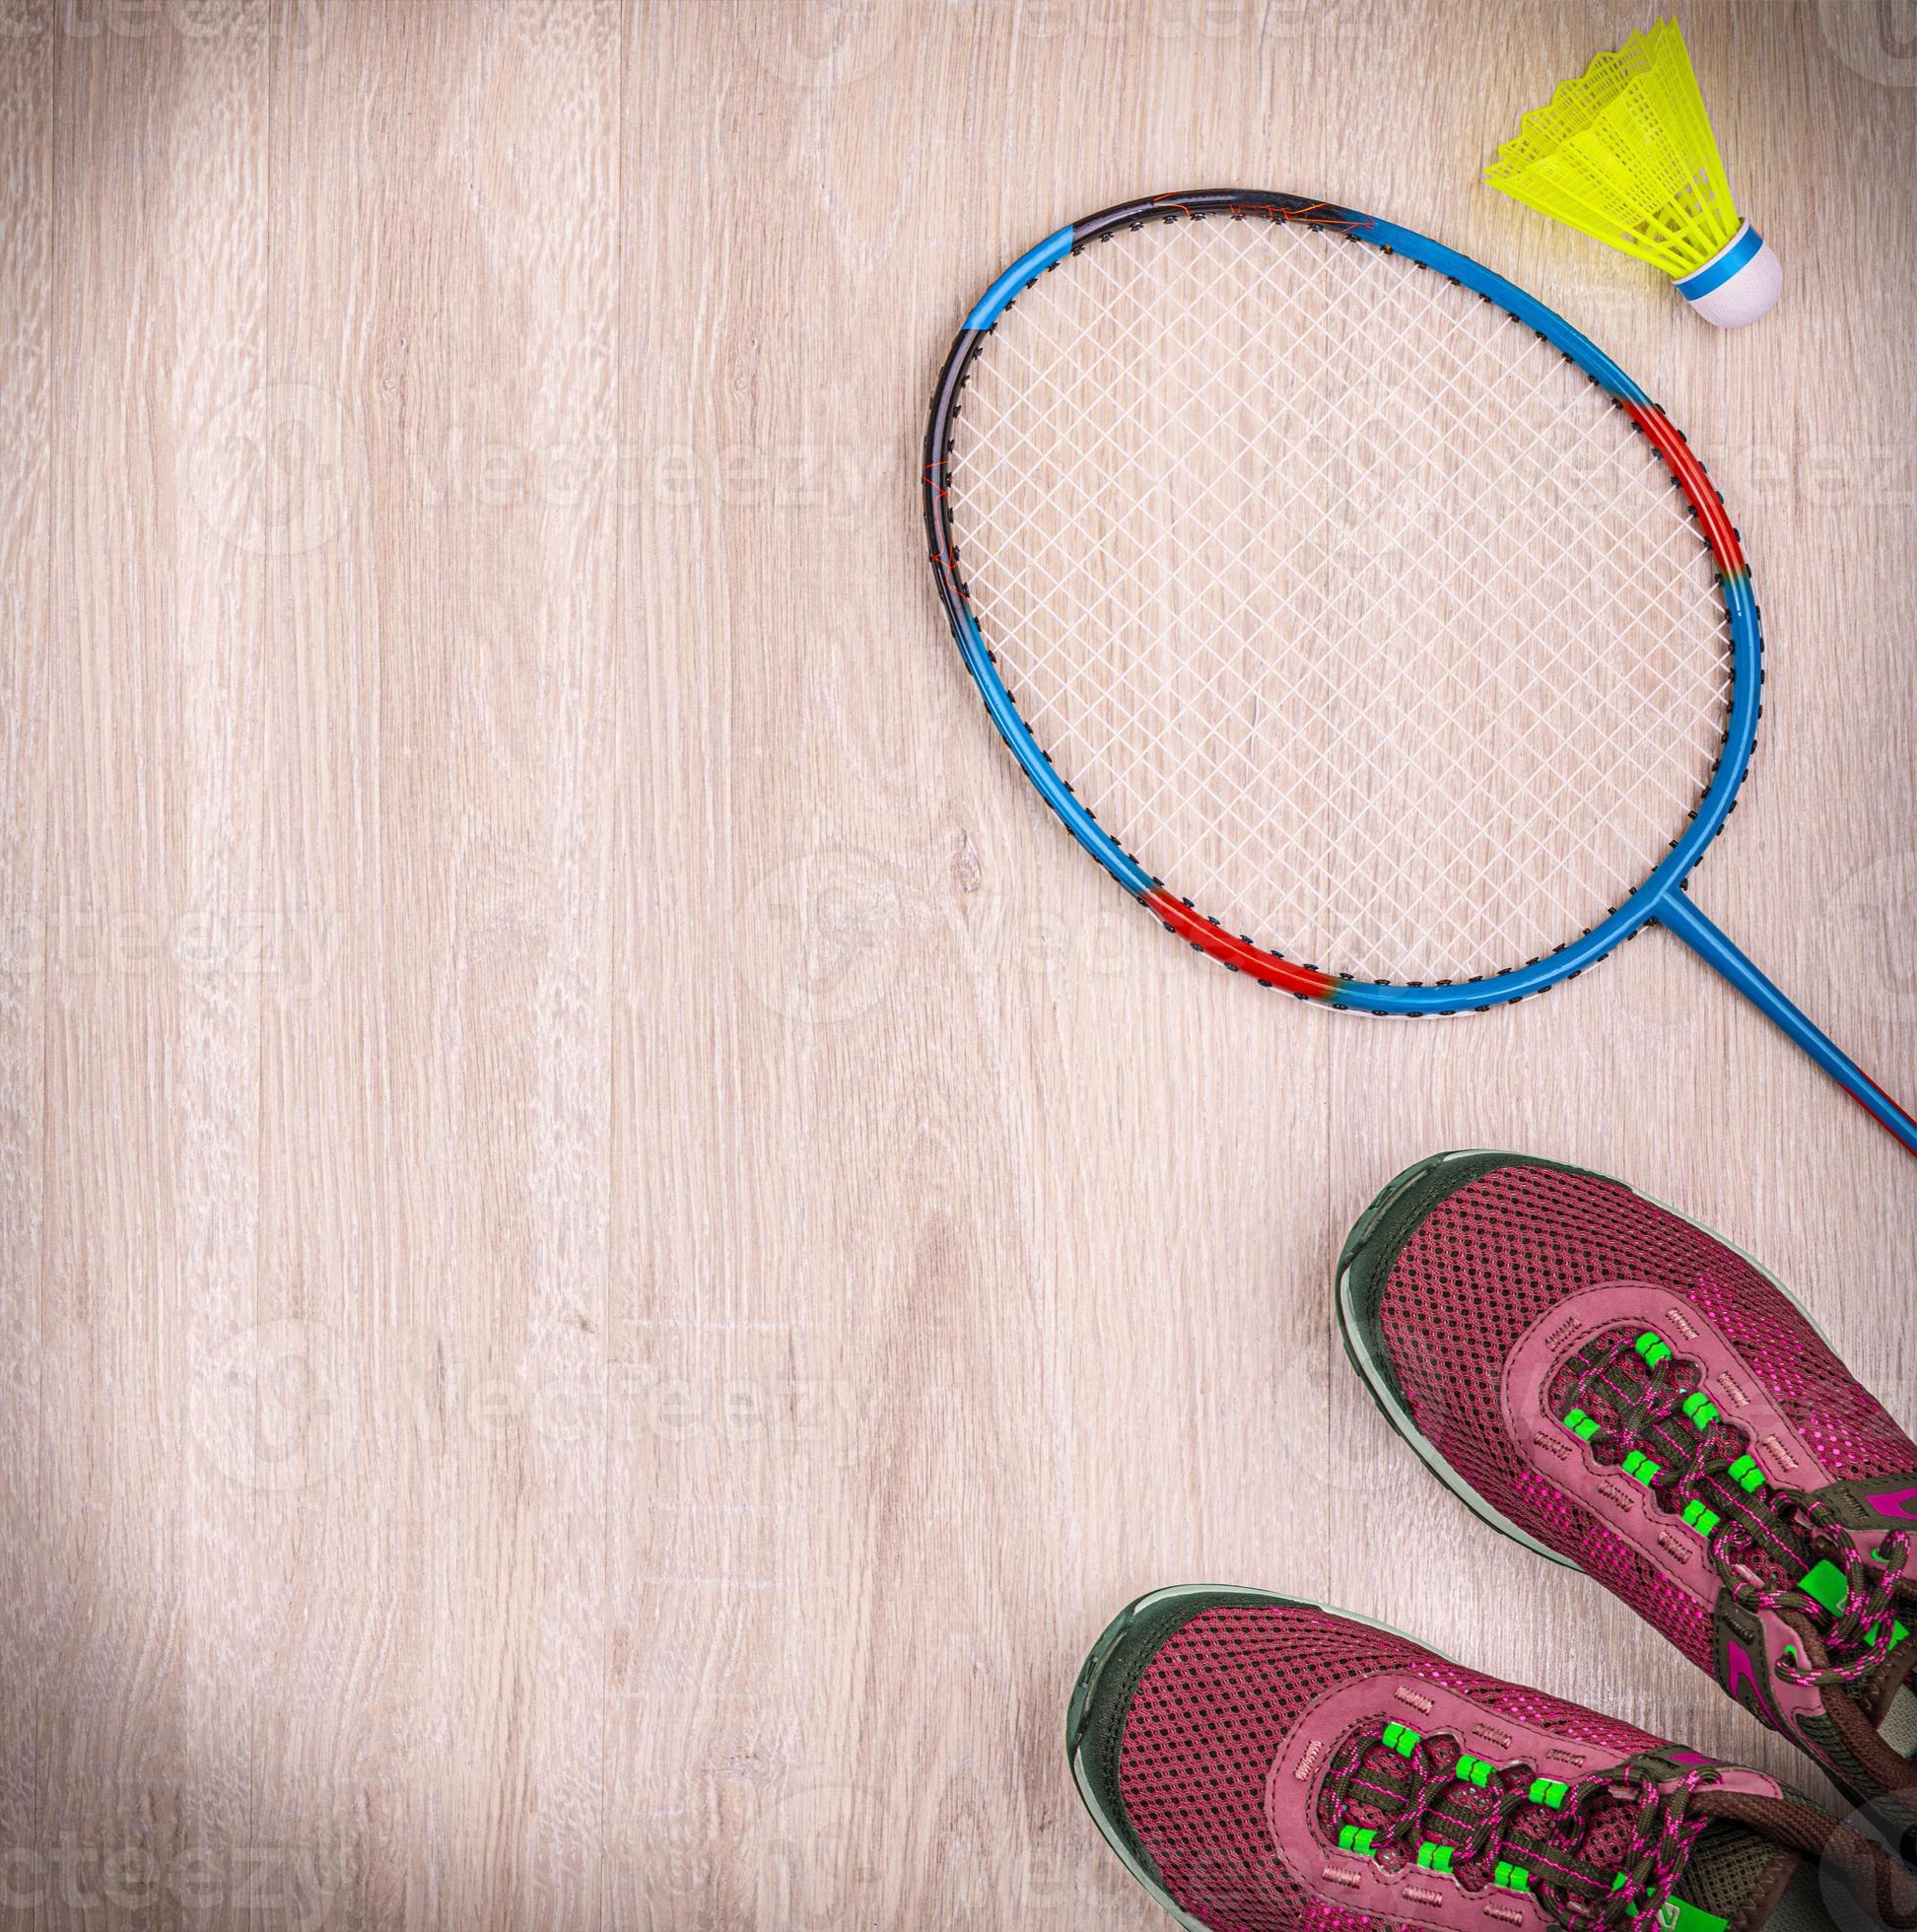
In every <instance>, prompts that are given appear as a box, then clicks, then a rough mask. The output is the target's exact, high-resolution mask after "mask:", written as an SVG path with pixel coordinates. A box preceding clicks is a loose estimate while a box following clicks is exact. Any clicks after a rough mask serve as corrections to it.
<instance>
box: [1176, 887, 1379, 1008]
mask: <svg viewBox="0 0 1917 1932" xmlns="http://www.w3.org/2000/svg"><path fill="white" fill-rule="evenodd" d="M1139 904H1140V905H1142V906H1144V907H1145V908H1146V910H1147V911H1149V912H1153V913H1156V914H1157V915H1158V917H1159V918H1160V919H1161V920H1163V921H1164V923H1165V924H1166V925H1167V926H1168V927H1170V928H1171V930H1172V931H1174V932H1176V933H1177V934H1178V936H1179V937H1180V938H1181V939H1185V940H1187V941H1189V942H1190V943H1191V944H1193V945H1195V946H1197V947H1198V950H1199V951H1200V952H1202V953H1208V954H1209V955H1210V956H1211V957H1212V958H1213V959H1215V960H1217V961H1218V962H1219V963H1220V964H1221V965H1225V966H1229V967H1230V968H1231V969H1232V970H1233V971H1234V972H1238V973H1245V974H1248V975H1249V976H1250V977H1251V978H1252V979H1255V980H1257V981H1258V982H1259V984H1260V985H1261V986H1270V987H1276V988H1277V990H1278V991H1279V992H1280V993H1295V994H1296V995H1297V996H1298V998H1299V999H1301V1000H1331V1001H1332V1002H1333V1003H1335V1002H1336V999H1337V991H1338V988H1339V987H1341V986H1342V985H1343V984H1344V982H1343V981H1342V980H1340V979H1338V978H1336V977H1335V975H1334V974H1331V973H1321V972H1320V971H1319V970H1318V969H1317V967H1315V966H1300V965H1299V964H1298V963H1297V961H1296V960H1292V959H1283V958H1280V957H1279V956H1278V954H1276V953H1275V952H1267V951H1266V950H1265V949H1264V948H1263V947H1262V946H1255V945H1253V944H1252V942H1251V940H1249V939H1241V938H1239V937H1237V936H1236V935H1235V934H1233V933H1230V932H1227V931H1225V929H1224V928H1223V927H1222V926H1220V925H1219V924H1218V923H1217V922H1216V921H1215V920H1210V919H1206V918H1205V916H1204V915H1203V914H1202V913H1199V912H1194V911H1193V910H1192V908H1191V907H1190V906H1188V905H1187V904H1186V903H1185V901H1184V900H1183V899H1174V898H1173V897H1172V895H1171V894H1170V893H1169V892H1166V891H1165V890H1164V889H1163V888H1162V887H1153V889H1152V890H1151V891H1149V892H1146V893H1144V894H1142V895H1141V896H1140V899H1139Z"/></svg>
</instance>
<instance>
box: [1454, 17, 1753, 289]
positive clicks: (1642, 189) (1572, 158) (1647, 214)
mask: <svg viewBox="0 0 1917 1932" xmlns="http://www.w3.org/2000/svg"><path fill="white" fill-rule="evenodd" d="M1484 178H1485V179H1486V180H1487V181H1489V182H1490V184H1491V185H1492V186H1493V187H1494V188H1499V189H1502V190H1503V192H1504V193H1506V194H1508V195H1511V196H1512V197H1513V198H1514V199H1516V200H1518V201H1522V202H1524V203H1526V204H1527V205H1528V206H1530V207H1533V208H1536V209H1538V210H1539V212H1540V213H1541V214H1545V215H1549V216H1551V217H1552V218H1553V219H1554V220H1556V221H1560V222H1564V223H1566V224H1568V225H1569V226H1570V227H1572V228H1575V229H1579V230H1581V231H1582V232H1583V233H1584V234H1586V235H1591V236H1595V237H1596V238H1597V239H1598V240H1599V241H1600V242H1609V245H1610V246H1611V247H1613V248H1621V249H1622V250H1623V251H1624V252H1625V253H1626V254H1629V255H1636V256H1637V257H1638V258H1639V259H1640V260H1642V261H1648V262H1652V263H1655V264H1656V266H1658V267H1659V268H1661V269H1663V270H1664V271H1665V273H1666V274H1667V275H1672V276H1684V275H1688V274H1690V273H1691V272H1692V271H1694V270H1696V269H1698V268H1701V267H1702V266H1703V265H1704V264H1705V263H1706V262H1707V261H1709V260H1711V258H1712V257H1713V256H1714V255H1717V254H1718V253H1719V252H1720V251H1721V250H1722V249H1723V248H1724V247H1725V246H1726V244H1727V243H1729V242H1731V241H1732V239H1733V238H1734V237H1735V236H1736V235H1737V233H1738V230H1739V227H1740V222H1739V218H1738V212H1737V209H1736V208H1735V207H1734V206H1733V205H1732V201H1731V188H1730V183H1729V182H1728V181H1726V179H1725V177H1724V163H1723V162H1722V160H1720V159H1719V156H1718V152H1717V142H1716V140H1715V138H1714V137H1713V136H1712V134H1711V124H1710V121H1709V119H1708V118H1707V117H1706V115H1705V112H1704V97H1703V96H1702V94H1700V93H1699V92H1698V87H1697V76H1696V74H1695V73H1694V72H1693V71H1692V69H1691V64H1690V55H1689V54H1688V53H1687V52H1686V51H1685V49H1684V39H1683V35H1681V34H1680V33H1678V31H1677V22H1676V21H1675V20H1663V21H1659V22H1658V23H1657V24H1656V25H1655V26H1653V27H1652V28H1651V29H1650V30H1649V31H1648V32H1646V33H1642V34H1633V35H1631V37H1630V38H1629V39H1628V40H1626V41H1625V42H1624V44H1623V45H1622V46H1621V47H1619V48H1618V49H1617V50H1616V52H1615V53H1601V54H1600V55H1599V56H1598V57H1597V58H1596V59H1595V60H1594V61H1593V62H1592V63H1591V65H1590V66H1589V67H1588V68H1587V69H1586V70H1585V72H1584V73H1583V75H1581V76H1580V77H1579V78H1578V79H1576V80H1571V81H1564V82H1562V83H1560V85H1559V86H1558V89H1557V92H1556V93H1555V94H1553V95H1552V96H1551V99H1550V104H1549V105H1548V106H1544V107H1540V108H1538V109H1536V110H1535V111H1534V112H1532V113H1529V114H1527V115H1526V116H1525V117H1524V123H1523V125H1522V127H1521V128H1520V130H1519V132H1518V136H1517V138H1516V139H1515V140H1512V141H1507V142H1506V143H1505V144H1504V145H1503V147H1501V148H1500V149H1499V150H1498V156H1497V159H1496V160H1495V161H1494V162H1492V163H1491V165H1490V166H1489V167H1488V168H1487V169H1485V171H1484Z"/></svg>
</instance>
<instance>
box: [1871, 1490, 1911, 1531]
mask: <svg viewBox="0 0 1917 1932" xmlns="http://www.w3.org/2000/svg"><path fill="white" fill-rule="evenodd" d="M1864 1500H1865V1501H1866V1502H1867V1503H1869V1504H1870V1505H1871V1507H1872V1508H1873V1509H1875V1510H1876V1511H1877V1513H1878V1514H1879V1515H1880V1516H1887V1517H1889V1518H1890V1520H1891V1521H1892V1522H1896V1523H1917V1489H1880V1490H1875V1491H1873V1492H1872V1493H1870V1494H1868V1495H1866V1496H1865V1498H1864Z"/></svg>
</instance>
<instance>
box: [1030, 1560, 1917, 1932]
mask: <svg viewBox="0 0 1917 1932" xmlns="http://www.w3.org/2000/svg"><path fill="white" fill-rule="evenodd" d="M1067 1745H1068V1749H1069V1750H1070V1753H1071V1756H1072V1763H1073V1770H1074V1774H1075V1775H1076V1776H1077V1778H1078V1781H1079V1786H1080V1790H1081V1792H1082V1793H1083V1795H1084V1797H1085V1800H1086V1803H1087V1806H1088V1808H1089V1809H1090V1810H1091V1813H1092V1816H1093V1818H1094V1819H1095V1821H1096V1822H1097V1823H1098V1825H1099V1827H1100V1828H1101V1829H1102V1830H1103V1831H1104V1832H1105V1834H1106V1836H1107V1838H1108V1839H1109V1840H1110V1842H1111V1843H1112V1845H1113V1847H1114V1848H1115V1849H1116V1850H1117V1851H1118V1852H1119V1854H1120V1856H1121V1857H1122V1858H1123V1859H1124V1860H1125V1861H1126V1862H1127V1864H1128V1865H1130V1868H1131V1870H1132V1872H1133V1874H1134V1876H1136V1877H1137V1878H1138V1879H1139V1880H1140V1881H1141V1882H1142V1883H1143V1884H1144V1885H1145V1886H1146V1887H1147V1888H1148V1889H1149V1890H1150V1891H1151V1892H1152V1893H1153V1894H1154V1895H1155V1896H1156V1897H1158V1898H1159V1901H1160V1902H1161V1903H1162V1904H1164V1905H1165V1906H1166V1907H1167V1908H1168V1909H1169V1910H1171V1911H1173V1912H1174V1913H1176V1914H1178V1915H1179V1916H1180V1918H1181V1920H1182V1922H1184V1923H1185V1924H1188V1925H1192V1926H1196V1927H1203V1928H1206V1932H1373V1928H1376V1932H1388V1929H1389V1928H1396V1927H1401V1926H1406V1925H1417V1926H1419V1927H1420V1928H1427V1929H1428V1932H1496V1928H1497V1927H1510V1928H1512V1932H1652V1928H1654V1927H1672V1928H1677V1932H1837V1928H1836V1926H1835V1925H1834V1924H1833V1921H1832V1919H1831V1918H1830V1916H1829V1915H1828V1914H1827V1913H1826V1912H1825V1911H1824V1909H1823V1907H1822V1905H1821V1904H1820V1903H1819V1887H1820V1884H1821V1880H1822V1877H1823V1876H1824V1875H1826V1874H1828V1873H1829V1872H1830V1871H1831V1870H1832V1869H1833V1867H1832V1862H1831V1861H1832V1858H1833V1855H1834V1856H1835V1857H1836V1858H1837V1860H1838V1865H1839V1866H1840V1867H1841V1868H1842V1869H1843V1870H1844V1872H1845V1874H1846V1877H1845V1883H1846V1884H1847V1885H1850V1886H1852V1887H1853V1888H1854V1890H1853V1897H1855V1898H1856V1899H1858V1900H1860V1901H1861V1900H1862V1899H1864V1898H1865V1897H1871V1898H1872V1899H1873V1901H1874V1902H1873V1904H1872V1906H1871V1907H1870V1909H1871V1910H1873V1911H1874V1912H1875V1913H1876V1915H1877V1916H1878V1917H1879V1918H1880V1919H1881V1920H1882V1921H1883V1923H1885V1924H1895V1925H1899V1926H1904V1927H1908V1926H1911V1925H1913V1924H1917V1896H1910V1897H1906V1896H1905V1894H1906V1892H1907V1890H1908V1887H1907V1883H1906V1882H1905V1881H1899V1880H1898V1879H1897V1878H1896V1876H1895V1872H1894V1869H1893V1868H1892V1867H1891V1866H1890V1865H1889V1864H1887V1863H1886V1861H1885V1860H1884V1858H1883V1854H1882V1853H1881V1852H1879V1851H1877V1850H1876V1849H1875V1848H1873V1847H1870V1846H1868V1845H1865V1844H1863V1843H1862V1841H1861V1840H1858V1839H1857V1838H1856V1836H1855V1834H1854V1833H1850V1832H1848V1831H1847V1829H1846V1828H1843V1827H1841V1826H1839V1824H1838V1823H1837V1821H1836V1820H1834V1819H1832V1818H1831V1817H1830V1816H1829V1815H1828V1814H1827V1813H1824V1812H1821V1811H1819V1810H1818V1809H1817V1808H1816V1807H1815V1806H1814V1805H1812V1804H1810V1803H1809V1802H1808V1801H1807V1800H1805V1799H1804V1798H1802V1797H1800V1796H1799V1795H1798V1794H1797V1793H1795V1792H1791V1791H1789V1790H1787V1789H1786V1788H1785V1787H1784V1786H1781V1785H1780V1784H1778V1783H1777V1781H1776V1780H1775V1779H1773V1778H1770V1777H1768V1776H1766V1775H1764V1774H1763V1773H1761V1772H1758V1771H1754V1770H1749V1769H1746V1768H1744V1767H1741V1766H1737V1765H1731V1764H1725V1763H1721V1762H1718V1761H1716V1760H1714V1759H1708V1758H1705V1757H1703V1756H1700V1755H1699V1754H1697V1753H1696V1752H1693V1751H1689V1750H1687V1749H1683V1748H1681V1747H1678V1746H1677V1745H1672V1744H1665V1743H1662V1742H1660V1741H1659V1740H1658V1739H1656V1738H1654V1737H1651V1736H1650V1735H1649V1734H1647V1733H1646V1732H1644V1731H1641V1730H1639V1729H1637V1728H1636V1727H1635V1726H1633V1725H1629V1724H1624V1723H1620V1722H1618V1721H1617V1720H1615V1719H1612V1718H1609V1717H1604V1716H1601V1715H1599V1714H1598V1713H1597V1712H1595V1711H1590V1710H1586V1709H1584V1708H1582V1707H1581V1706H1579V1705H1576V1704H1570V1703H1566V1702H1564V1701H1563V1700H1561V1699H1559V1698H1556V1697H1551V1696H1546V1695H1545V1694H1543V1693H1542V1692H1541V1691H1538V1690H1527V1689H1525V1688H1523V1687H1521V1686H1518V1685H1512V1684H1506V1683H1503V1682H1501V1681H1500V1680H1498V1679H1496V1678H1492V1677H1488V1676H1485V1675H1484V1674H1483V1673H1481V1672H1478V1671H1472V1670H1467V1669H1465V1668H1464V1667H1462V1666H1460V1665H1457V1664H1453V1663H1451V1662H1449V1661H1448V1660H1447V1659H1445V1658H1443V1657H1440V1656H1438V1655H1437V1654H1435V1653H1434V1652H1432V1651H1430V1650H1427V1649H1425V1648H1424V1647H1423V1646H1422V1645H1420V1644H1417V1643H1414V1642H1412V1641H1411V1640H1410V1639H1408V1638H1406V1637H1401V1636H1398V1635H1396V1634H1395V1633H1392V1632H1390V1631H1386V1630H1381V1629H1379V1628H1377V1627H1376V1626H1374V1625H1371V1624H1366V1623H1361V1622H1358V1621H1354V1620H1351V1619H1349V1618H1344V1617H1340V1616H1338V1615H1337V1614H1336V1613H1335V1612H1331V1611H1327V1610H1323V1609H1321V1608H1319V1607H1317V1606H1315V1605H1311V1604H1304V1603H1298V1602H1295V1601H1291V1600H1288V1599H1284V1598H1279V1597H1272V1596H1269V1595H1268V1594H1267V1593H1264V1592H1260V1591H1219V1590H1210V1589H1205V1590H1198V1589H1189V1590H1187V1589H1176V1590H1168V1591H1160V1592H1157V1593H1154V1594H1153V1595H1152V1596H1150V1597H1146V1598H1142V1599H1140V1600H1139V1602H1137V1603H1136V1604H1133V1605H1131V1606H1130V1608H1129V1609H1128V1610H1126V1611H1125V1612H1123V1613H1122V1614H1121V1615H1120V1617H1119V1618H1118V1619H1117V1620H1116V1621H1114V1622H1113V1624H1112V1625H1111V1626H1110V1628H1108V1630H1107V1631H1106V1633H1105V1635H1104V1636H1103V1637H1101V1638H1100V1640H1099V1642H1098V1644H1097V1645H1095V1646H1094V1648H1093V1651H1092V1654H1091V1655H1090V1657H1088V1658H1087V1660H1086V1663H1085V1668H1084V1670H1083V1671H1082V1672H1081V1673H1080V1676H1079V1683H1078V1688H1077V1689H1076V1690H1075V1691H1074V1693H1073V1698H1072V1705H1071V1712H1070V1715H1069V1717H1068V1720H1067ZM1816 1860H1821V1861H1822V1865H1821V1868H1819V1867H1818V1866H1817V1865H1815V1864H1814V1862H1813V1861H1816ZM1847 1861H1854V1863H1851V1862H1847ZM1487 1920H1488V1921H1495V1925H1494V1926H1489V1927H1487V1925H1486V1921H1487ZM1845 1922H1846V1923H1848V1922H1849V1921H1848V1920H1846V1921H1845Z"/></svg>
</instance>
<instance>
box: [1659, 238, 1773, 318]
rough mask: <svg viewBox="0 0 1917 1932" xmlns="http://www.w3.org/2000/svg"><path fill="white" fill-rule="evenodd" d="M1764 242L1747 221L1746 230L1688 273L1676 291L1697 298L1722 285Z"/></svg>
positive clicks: (1686, 297)
mask: <svg viewBox="0 0 1917 1932" xmlns="http://www.w3.org/2000/svg"><path fill="white" fill-rule="evenodd" d="M1763 245H1764V238H1763V237H1762V236H1761V235H1759V234H1758V233H1757V231H1756V230H1755V229H1754V228H1752V227H1751V226H1750V224H1749V223H1748V222H1746V223H1745V225H1744V233H1743V234H1742V235H1740V236H1739V237H1738V238H1737V239H1736V240H1735V241H1734V242H1731V243H1730V245H1729V246H1728V247H1726V248H1725V250H1724V252H1723V253H1722V254H1720V255H1714V256H1712V258H1711V259H1710V260H1709V261H1707V262H1706V263H1705V264H1704V266H1703V267H1702V268H1700V269H1699V270H1698V271H1697V272H1696V274H1694V275H1686V276H1685V277H1684V279H1683V280H1682V281H1681V282H1679V283H1678V284H1677V293H1678V294H1679V295H1680V296H1682V297H1683V299H1684V300H1685V301H1686V302H1695V301H1696V300H1697V299H1698V298H1699V297H1700V296H1706V295H1709V294H1710V292H1711V291H1712V290H1713V289H1721V288H1722V287H1723V286H1724V285H1725V283H1726V282H1728V281H1729V280H1730V279H1731V277H1732V276H1733V275H1735V274H1736V273H1737V272H1738V270H1739V269H1741V268H1742V267H1743V266H1744V265H1745V263H1746V262H1747V261H1748V260H1749V259H1750V257H1751V256H1752V255H1754V254H1755V253H1756V252H1757V250H1758V249H1759V248H1761V247H1762V246H1763Z"/></svg>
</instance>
